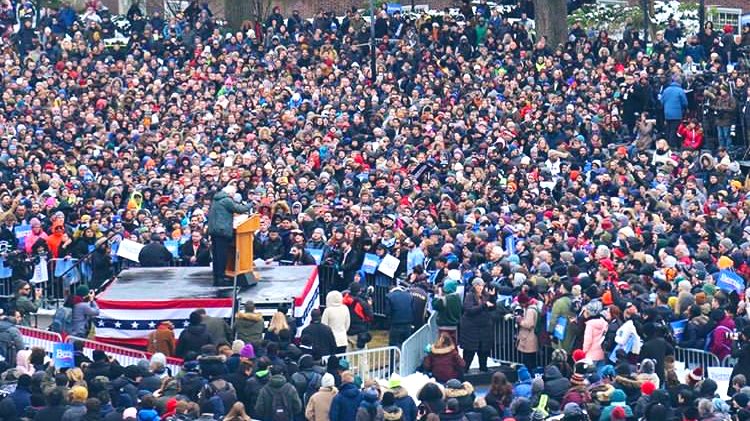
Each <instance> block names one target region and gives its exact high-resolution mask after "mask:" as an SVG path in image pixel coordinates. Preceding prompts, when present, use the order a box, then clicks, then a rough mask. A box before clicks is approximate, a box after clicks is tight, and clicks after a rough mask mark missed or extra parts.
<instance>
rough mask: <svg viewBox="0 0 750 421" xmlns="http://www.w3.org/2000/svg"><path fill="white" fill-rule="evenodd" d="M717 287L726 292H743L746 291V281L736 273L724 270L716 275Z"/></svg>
mask: <svg viewBox="0 0 750 421" xmlns="http://www.w3.org/2000/svg"><path fill="white" fill-rule="evenodd" d="M714 279H716V286H717V287H719V288H721V289H723V290H725V291H737V292H738V293H739V292H742V291H744V290H745V280H744V279H742V277H741V276H740V275H738V274H737V273H736V272H734V271H732V270H729V269H724V270H721V271H719V273H717V274H715V275H714Z"/></svg>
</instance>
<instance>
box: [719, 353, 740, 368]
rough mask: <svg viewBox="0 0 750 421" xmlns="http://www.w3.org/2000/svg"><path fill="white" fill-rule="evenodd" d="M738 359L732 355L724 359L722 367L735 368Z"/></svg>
mask: <svg viewBox="0 0 750 421" xmlns="http://www.w3.org/2000/svg"><path fill="white" fill-rule="evenodd" d="M737 360H738V358H735V357H732V356H731V355H727V356H726V357H724V359H723V360H721V366H722V367H734V365H735V364H737Z"/></svg>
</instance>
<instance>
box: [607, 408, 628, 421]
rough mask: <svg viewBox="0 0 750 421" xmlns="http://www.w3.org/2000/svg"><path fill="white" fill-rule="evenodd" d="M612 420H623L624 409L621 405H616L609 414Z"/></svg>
mask: <svg viewBox="0 0 750 421" xmlns="http://www.w3.org/2000/svg"><path fill="white" fill-rule="evenodd" d="M610 419H611V420H612V421H620V420H622V421H624V420H625V409H623V407H621V406H616V407H615V408H614V409H613V410H612V413H611V415H610Z"/></svg>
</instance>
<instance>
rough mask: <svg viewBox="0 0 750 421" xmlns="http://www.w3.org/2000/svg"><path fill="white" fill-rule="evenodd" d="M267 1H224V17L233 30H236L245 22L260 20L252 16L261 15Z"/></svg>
mask: <svg viewBox="0 0 750 421" xmlns="http://www.w3.org/2000/svg"><path fill="white" fill-rule="evenodd" d="M266 2H267V0H224V16H226V18H227V23H228V24H229V26H230V27H231V28H233V29H238V28H240V27H241V26H242V23H243V22H244V21H246V20H256V19H258V20H260V19H262V18H263V17H262V16H261V17H260V18H256V17H255V16H254V15H256V14H261V15H262V13H263V10H259V9H263V6H264V5H265V3H266Z"/></svg>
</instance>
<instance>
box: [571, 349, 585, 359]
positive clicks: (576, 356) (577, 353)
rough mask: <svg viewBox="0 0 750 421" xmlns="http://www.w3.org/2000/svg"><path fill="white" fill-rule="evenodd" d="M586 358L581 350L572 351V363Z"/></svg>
mask: <svg viewBox="0 0 750 421" xmlns="http://www.w3.org/2000/svg"><path fill="white" fill-rule="evenodd" d="M584 358H586V352H585V351H584V350H582V349H576V350H574V351H573V362H578V361H581V360H582V359H584Z"/></svg>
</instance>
